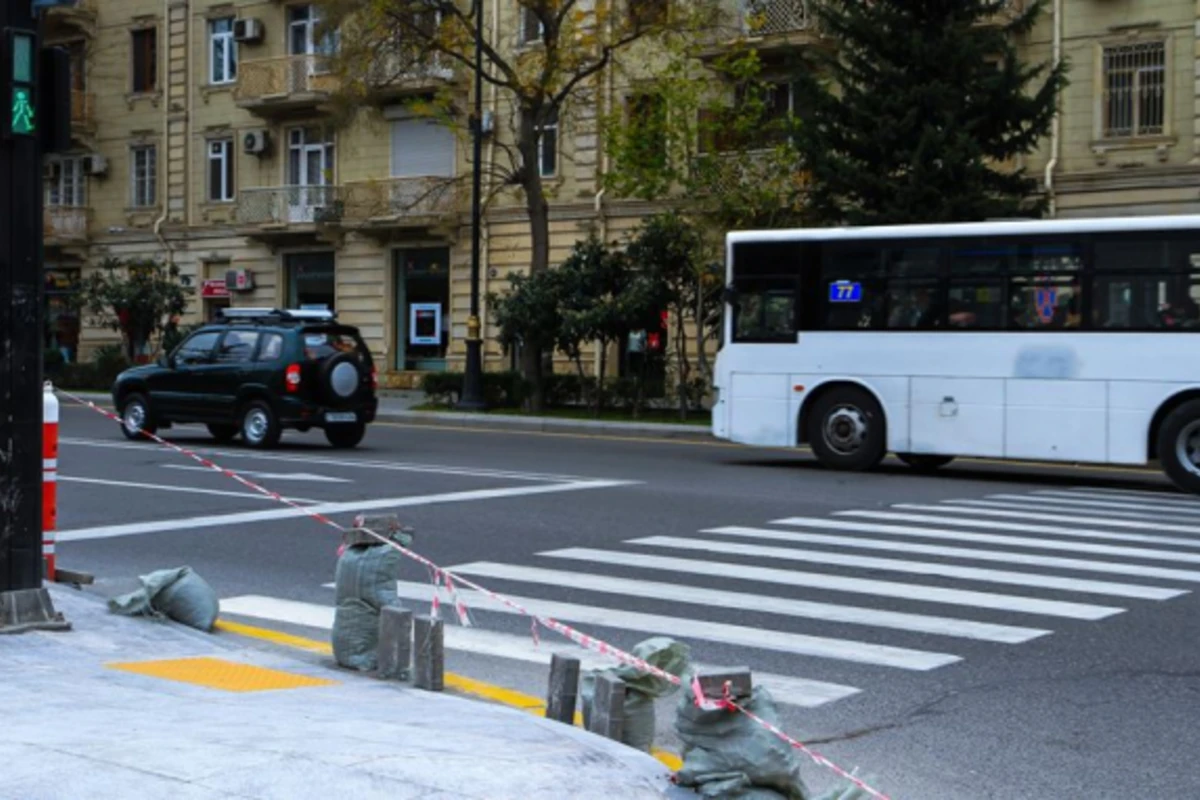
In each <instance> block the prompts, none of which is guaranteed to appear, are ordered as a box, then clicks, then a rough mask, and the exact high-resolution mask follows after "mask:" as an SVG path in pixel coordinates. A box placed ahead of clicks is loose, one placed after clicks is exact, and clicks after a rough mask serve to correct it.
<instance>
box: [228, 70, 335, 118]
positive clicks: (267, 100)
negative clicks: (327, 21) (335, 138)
mask: <svg viewBox="0 0 1200 800" xmlns="http://www.w3.org/2000/svg"><path fill="white" fill-rule="evenodd" d="M336 88H337V78H336V77H335V76H334V75H333V74H332V73H331V72H330V71H329V58H328V56H323V55H315V54H310V55H300V56H284V57H282V58H263V59H258V60H255V61H243V62H242V63H241V64H239V65H238V82H237V87H236V88H235V89H234V95H233V96H234V100H235V102H236V103H237V104H238V106H239V107H241V108H244V109H246V110H247V111H250V112H252V113H254V114H258V115H259V116H261V117H268V118H271V117H283V116H288V115H292V114H297V113H306V112H311V111H313V110H315V109H316V108H318V107H319V106H321V105H322V104H323V103H325V102H326V101H327V100H328V99H329V96H330V94H332V93H333V91H334V90H335V89H336Z"/></svg>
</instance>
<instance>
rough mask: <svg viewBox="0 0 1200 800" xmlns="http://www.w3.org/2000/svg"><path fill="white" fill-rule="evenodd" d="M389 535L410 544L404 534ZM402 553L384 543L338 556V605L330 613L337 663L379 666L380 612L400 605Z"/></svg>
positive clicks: (353, 666)
mask: <svg viewBox="0 0 1200 800" xmlns="http://www.w3.org/2000/svg"><path fill="white" fill-rule="evenodd" d="M392 538H393V539H394V540H395V541H396V542H397V543H398V544H400V545H401V546H403V547H408V546H409V545H411V544H412V537H411V536H410V535H408V534H407V533H402V532H400V533H396V534H395V535H394V536H392ZM403 563H404V556H403V555H401V554H400V553H399V552H398V551H397V550H395V549H394V548H392V547H388V546H387V545H384V544H360V545H355V546H354V547H347V548H345V550H344V551H343V552H342V555H341V556H340V557H339V558H338V562H337V573H336V578H335V581H336V587H337V608H336V610H335V612H334V615H333V634H332V639H333V657H334V660H335V661H337V663H338V665H339V666H342V667H346V668H348V669H354V670H360V671H363V672H369V671H372V670H374V669H376V668H377V667H378V666H379V657H378V649H379V611H380V609H381V608H383V607H384V606H393V605H399V604H400V599H399V597H398V596H397V594H396V581H397V580H399V579H400V567H401V565H402V564H403Z"/></svg>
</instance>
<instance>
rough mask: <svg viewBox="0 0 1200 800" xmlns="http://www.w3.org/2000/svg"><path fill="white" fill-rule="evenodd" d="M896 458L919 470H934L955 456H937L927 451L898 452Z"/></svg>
mask: <svg viewBox="0 0 1200 800" xmlns="http://www.w3.org/2000/svg"><path fill="white" fill-rule="evenodd" d="M896 458H898V459H900V460H901V461H902V462H904V463H905V464H907V465H908V466H910V467H912V468H913V469H915V470H916V471H917V472H934V471H936V470H939V469H941V468H942V467H944V466H946V465H947V464H949V463H950V462H951V461H953V460H954V456H935V455H931V454H926V453H896Z"/></svg>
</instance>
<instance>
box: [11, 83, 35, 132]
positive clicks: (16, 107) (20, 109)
mask: <svg viewBox="0 0 1200 800" xmlns="http://www.w3.org/2000/svg"><path fill="white" fill-rule="evenodd" d="M36 129H37V121H36V120H35V119H34V111H33V102H32V101H31V99H30V97H29V90H28V89H25V88H17V89H13V101H12V132H13V133H17V134H22V135H24V136H29V135H30V134H32V133H33V132H34V131H35V130H36Z"/></svg>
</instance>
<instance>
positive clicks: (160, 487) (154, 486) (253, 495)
mask: <svg viewBox="0 0 1200 800" xmlns="http://www.w3.org/2000/svg"><path fill="white" fill-rule="evenodd" d="M58 480H59V481H60V482H62V483H88V484H95V485H97V486H120V487H123V488H128V489H146V490H148V491H160V492H181V493H185V494H211V495H216V496H217V497H239V498H244V499H247V500H273V501H275V499H274V498H273V497H267V496H266V495H263V494H258V493H257V492H250V491H245V492H227V491H224V490H222V489H193V488H191V487H189V486H167V485H165V484H161V483H136V482H134V481H109V480H103V479H102V478H76V477H73V476H66V475H59V476H58ZM288 500H290V501H292V502H293V503H317V502H319V501H317V500H307V499H304V498H301V497H289V498H288ZM275 502H278V501H275Z"/></svg>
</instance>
